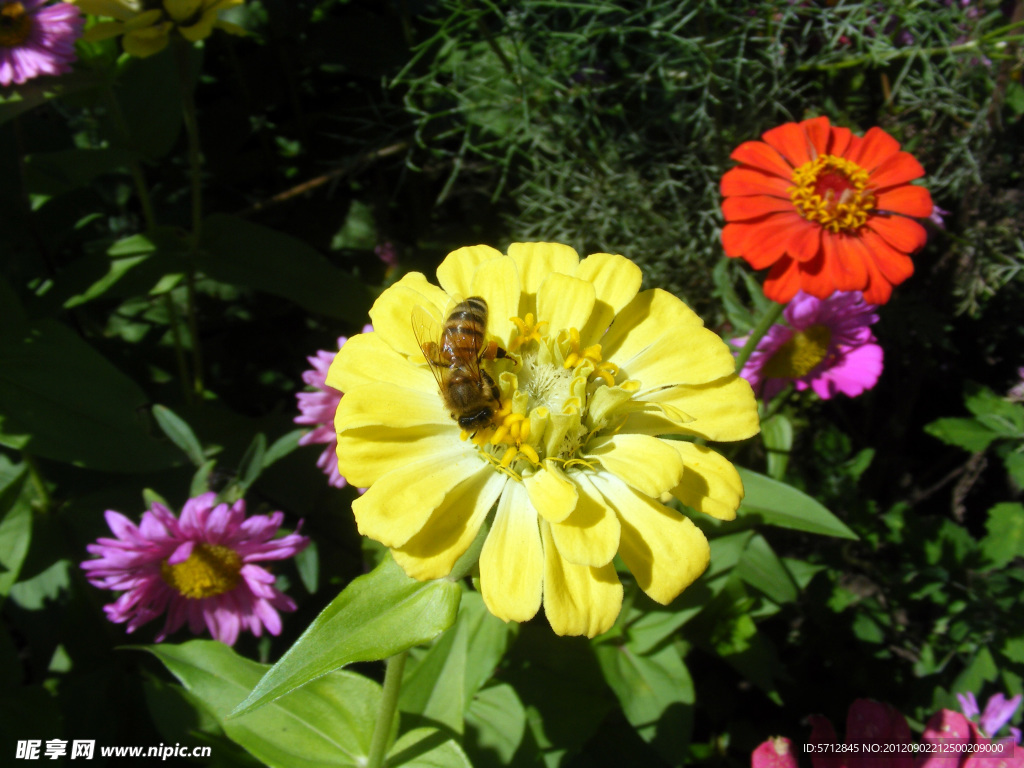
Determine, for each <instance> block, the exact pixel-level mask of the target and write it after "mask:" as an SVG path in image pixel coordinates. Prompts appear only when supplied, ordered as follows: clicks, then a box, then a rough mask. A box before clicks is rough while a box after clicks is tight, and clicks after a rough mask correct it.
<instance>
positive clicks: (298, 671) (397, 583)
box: [237, 557, 461, 714]
mask: <svg viewBox="0 0 1024 768" xmlns="http://www.w3.org/2000/svg"><path fill="white" fill-rule="evenodd" d="M460 593H461V589H460V587H459V585H458V584H456V583H454V582H451V581H448V580H446V579H438V580H436V581H425V582H424V581H416V580H415V579H411V578H409V577H408V576H406V575H405V573H404V572H403V571H402V569H401V568H399V567H398V565H397V564H396V563H395V561H394V560H393V559H392V558H391V557H387V558H385V560H384V561H383V562H381V564H380V565H378V566H377V567H376V568H375V569H374V570H373V571H372V572H370V573H368V574H366V575H365V576H360V577H359V578H357V579H355V580H354V581H353V582H352V583H351V584H349V585H348V586H347V587H346V588H345V590H344V591H343V592H342V593H341V594H340V595H338V596H337V597H336V598H335V599H334V600H333V601H332V602H331V604H330V605H328V606H327V607H326V608H325V609H324V610H323V612H322V613H321V614H320V615H319V616H317V617H316V619H314V620H313V623H312V624H311V625H310V626H309V628H308V629H307V630H306V631H305V632H304V633H303V634H302V637H300V638H299V639H298V640H296V641H295V644H294V645H293V646H292V647H291V648H289V649H288V651H287V652H286V653H285V654H284V656H283V657H282V658H281V660H280V661H278V662H277V664H275V665H274V666H273V667H272V668H271V669H270V671H269V672H267V674H266V675H264V677H263V679H262V680H260V682H259V685H257V686H256V688H255V689H254V690H253V691H252V693H251V694H249V696H248V698H246V700H245V701H244V702H242V704H240V705H239V707H238V709H237V714H244V713H246V712H251V711H253V710H255V709H256V708H258V707H261V706H263V705H265V704H266V703H267V702H270V701H273V700H274V699H276V698H278V697H280V696H283V695H284V694H286V693H288V692H289V691H291V690H294V689H295V688H298V687H299V686H302V685H305V684H306V683H308V682H309V681H310V680H315V679H316V678H318V677H320V676H321V675H323V674H326V673H327V672H330V671H331V670H333V669H338V668H339V667H343V666H345V665H346V664H351V663H352V662H355V661H374V660H377V659H384V658H387V657H388V656H393V655H394V654H396V653H398V652H399V651H403V650H405V649H406V648H411V647H412V646H414V645H419V644H420V643H425V642H427V641H429V640H432V639H434V638H435V637H437V636H438V635H439V634H441V633H442V632H444V630H446V629H447V628H448V627H450V626H451V625H452V623H453V622H454V621H455V617H456V615H457V613H458V607H459V596H460Z"/></svg>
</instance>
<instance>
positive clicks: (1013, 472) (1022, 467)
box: [1002, 453, 1024, 488]
mask: <svg viewBox="0 0 1024 768" xmlns="http://www.w3.org/2000/svg"><path fill="white" fill-rule="evenodd" d="M1002 458H1003V466H1005V467H1006V473H1007V474H1008V475H1009V476H1010V477H1011V478H1013V482H1014V483H1016V484H1017V487H1018V488H1024V453H1007V454H1006V455H1004V456H1003V457H1002Z"/></svg>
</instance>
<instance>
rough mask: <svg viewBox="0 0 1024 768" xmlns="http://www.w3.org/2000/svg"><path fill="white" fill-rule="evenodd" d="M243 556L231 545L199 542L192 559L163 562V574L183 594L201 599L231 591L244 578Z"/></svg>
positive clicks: (166, 580) (161, 568)
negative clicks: (174, 563) (240, 574)
mask: <svg viewBox="0 0 1024 768" xmlns="http://www.w3.org/2000/svg"><path fill="white" fill-rule="evenodd" d="M241 570H242V557H241V555H239V554H238V553H237V552H236V551H235V550H233V549H231V547H223V546H220V545H219V544H196V545H195V547H194V548H193V549H192V554H191V555H189V558H188V560H186V561H185V562H184V563H178V564H177V565H170V564H169V563H168V562H167V561H166V560H165V561H164V563H163V565H161V566H160V575H161V576H162V577H163V580H164V581H165V582H167V584H169V585H170V586H171V587H173V588H174V589H176V590H177V591H178V593H179V594H181V595H182V596H183V597H187V598H190V599H194V600H198V599H202V598H204V597H216V596H217V595H222V594H224V593H225V592H230V591H231V590H232V589H234V588H235V587H236V586H238V581H239V579H240V578H241V577H240V576H239V571H241Z"/></svg>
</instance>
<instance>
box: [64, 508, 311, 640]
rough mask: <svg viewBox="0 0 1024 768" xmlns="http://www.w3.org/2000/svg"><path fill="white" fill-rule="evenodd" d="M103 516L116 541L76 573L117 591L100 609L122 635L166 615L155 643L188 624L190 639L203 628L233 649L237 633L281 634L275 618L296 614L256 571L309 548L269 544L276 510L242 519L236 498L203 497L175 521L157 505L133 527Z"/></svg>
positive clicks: (279, 541) (105, 543)
mask: <svg viewBox="0 0 1024 768" xmlns="http://www.w3.org/2000/svg"><path fill="white" fill-rule="evenodd" d="M106 518H107V525H109V526H110V530H111V531H112V532H113V533H114V536H115V537H116V538H113V539H108V538H101V539H98V540H97V541H96V543H95V544H90V545H88V546H87V547H86V549H87V550H88V551H89V553H90V554H93V555H97V556H98V557H97V559H94V560H86V561H85V562H84V563H82V568H83V569H84V570H85V571H86V577H87V578H88V579H89V581H90V582H91V583H92V585H93V586H96V587H99V588H100V589H111V590H114V591H117V592H120V593H121V595H120V596H119V597H118V598H117V600H115V601H114V602H113V603H111V604H110V605H106V606H104V607H103V610H104V612H105V613H106V614H107V618H108V619H110V620H111V621H112V622H114V623H115V624H123V623H125V622H127V623H128V632H134V631H135V630H136V629H138V628H139V627H140V626H142V625H143V624H145V623H146V622H148V621H151V620H152V619H155V618H156V617H158V616H159V615H160V614H162V613H166V614H167V620H166V622H165V623H164V627H163V629H162V630H160V634H158V635H157V637H156V641H157V642H160V641H161V640H163V639H164V638H165V637H167V635H169V634H170V633H172V632H175V631H176V630H178V629H179V628H180V627H181V626H182V625H183V624H184V623H185V622H186V621H188V627H189V630H190V631H191V632H192V633H193V634H196V635H198V634H201V633H202V631H203V627H204V626H205V627H206V629H207V630H209V632H210V634H211V635H213V637H214V639H216V640H220V641H221V642H222V643H225V644H227V645H234V644H235V641H236V640H237V639H238V634H239V632H241V631H242V630H243V629H248V630H249V631H250V632H252V633H253V634H254V635H256V636H257V637H259V636H260V635H261V634H262V633H263V628H264V627H266V629H267V631H268V632H269V633H270V634H272V635H278V634H280V633H281V617H280V616H279V615H278V613H277V612H278V611H294V610H295V602H294V601H293V600H292V599H291V598H290V597H288V596H287V595H285V594H284V593H283V592H281V591H280V590H278V589H277V588H276V587H275V586H274V575H273V574H272V573H270V572H269V571H268V570H266V569H265V568H262V567H260V566H258V565H256V563H257V562H259V561H261V560H286V559H287V558H289V557H293V556H294V555H295V554H297V553H298V552H301V551H302V550H303V549H305V547H306V545H307V544H309V539H308V538H306V537H305V536H301V535H299V534H298V533H291V534H288V535H287V536H282V537H280V538H274V536H275V534H276V533H277V529H278V528H280V527H281V523H282V521H283V520H284V514H283V513H281V512H274V513H273V514H270V515H253V516H252V517H250V518H248V519H246V517H245V502H244V501H243V500H241V499H239V500H238V501H236V502H235V503H234V504H231V505H230V506H229V505H228V504H223V503H221V504H218V503H217V494H215V493H204V494H203V495H202V496H197V497H196V498H194V499H189V500H188V501H187V502H185V507H184V509H182V510H181V517H180V518H177V517H175V516H174V513H172V512H171V511H170V510H169V509H168V508H167V507H165V506H164V505H163V504H159V503H154V504H153V505H152V506H151V507H150V509H149V510H148V511H146V512H143V513H142V520H141V521H140V522H139V524H138V525H135V523H133V522H132V521H131V520H129V519H128V518H127V517H125V516H124V515H122V514H121V513H120V512H115V511H113V510H107V512H106ZM300 525H301V522H300Z"/></svg>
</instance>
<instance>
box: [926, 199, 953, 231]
mask: <svg viewBox="0 0 1024 768" xmlns="http://www.w3.org/2000/svg"><path fill="white" fill-rule="evenodd" d="M947 216H949V211H947V210H945V209H944V208H939V206H937V205H934V204H933V205H932V215H931V216H929V217H928V221H930V222H931V223H932V224H934V225H935V226H937V227H938V228H939V229H945V228H946V217H947Z"/></svg>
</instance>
